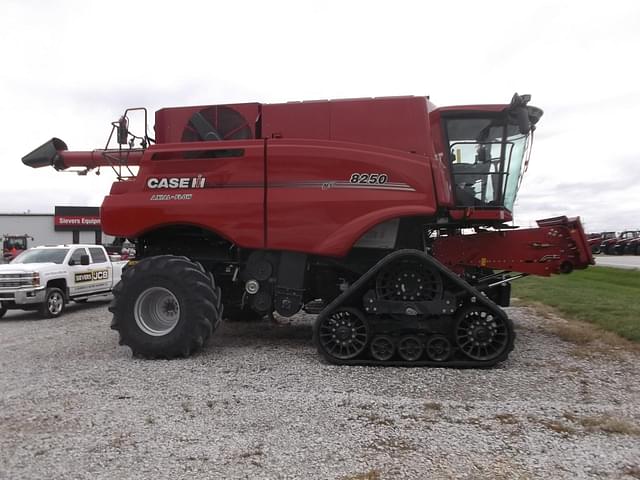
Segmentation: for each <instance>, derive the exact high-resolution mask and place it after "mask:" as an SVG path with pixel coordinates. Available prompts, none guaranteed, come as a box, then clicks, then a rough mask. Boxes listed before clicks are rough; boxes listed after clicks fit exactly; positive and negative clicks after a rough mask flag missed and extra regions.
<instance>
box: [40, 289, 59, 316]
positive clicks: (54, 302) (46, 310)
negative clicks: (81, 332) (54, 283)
mask: <svg viewBox="0 0 640 480" xmlns="http://www.w3.org/2000/svg"><path fill="white" fill-rule="evenodd" d="M64 307H65V301H64V293H63V292H62V290H60V289H59V288H47V292H46V293H45V296H44V303H43V304H42V308H41V313H42V316H43V317H45V318H56V317H59V316H60V315H62V312H63V311H64Z"/></svg>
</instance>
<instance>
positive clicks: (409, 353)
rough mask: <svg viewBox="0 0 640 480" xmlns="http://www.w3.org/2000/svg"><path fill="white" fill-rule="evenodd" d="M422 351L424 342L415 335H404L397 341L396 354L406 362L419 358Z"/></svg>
mask: <svg viewBox="0 0 640 480" xmlns="http://www.w3.org/2000/svg"><path fill="white" fill-rule="evenodd" d="M423 353H424V344H423V342H422V339H421V338H420V337H418V336H417V335H405V336H404V337H402V338H401V339H400V340H399V341H398V355H400V357H401V358H402V359H403V360H406V361H407V362H415V361H416V360H419V359H420V357H421V356H422V354H423Z"/></svg>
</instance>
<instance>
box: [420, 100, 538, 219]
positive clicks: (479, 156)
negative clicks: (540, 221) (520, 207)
mask: <svg viewBox="0 0 640 480" xmlns="http://www.w3.org/2000/svg"><path fill="white" fill-rule="evenodd" d="M529 99H530V96H529V95H523V96H520V95H518V94H515V95H514V97H513V99H512V101H511V104H510V105H509V106H508V108H505V106H504V105H486V106H477V107H445V108H440V109H436V110H435V111H434V112H433V114H432V120H431V121H432V128H433V130H434V132H436V133H439V135H437V134H436V133H434V137H437V138H434V143H435V146H436V150H437V151H438V153H437V155H438V156H439V157H440V158H441V159H442V160H443V161H444V162H445V163H446V165H447V166H448V167H449V171H450V178H451V190H452V203H453V205H454V209H455V208H465V209H469V208H472V209H473V210H484V212H483V214H481V215H480V216H479V218H481V219H482V220H484V221H487V220H491V219H492V218H495V219H496V220H501V221H504V220H511V216H512V215H511V214H512V212H513V205H514V203H515V199H516V194H517V192H518V188H519V187H520V183H521V181H522V176H523V174H524V172H525V170H526V169H527V166H528V163H529V155H530V152H531V144H532V137H533V131H534V129H535V124H536V123H537V122H538V120H539V119H540V117H541V116H542V110H540V109H539V108H536V107H531V106H527V103H528V101H529ZM440 142H442V143H440ZM492 212H493V213H492Z"/></svg>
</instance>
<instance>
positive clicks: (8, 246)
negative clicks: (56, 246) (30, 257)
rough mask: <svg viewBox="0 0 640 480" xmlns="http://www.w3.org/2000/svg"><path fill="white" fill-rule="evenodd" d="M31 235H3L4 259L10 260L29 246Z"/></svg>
mask: <svg viewBox="0 0 640 480" xmlns="http://www.w3.org/2000/svg"><path fill="white" fill-rule="evenodd" d="M29 239H31V240H33V238H31V237H30V236H29V235H8V234H5V235H2V259H3V260H4V261H5V262H10V261H11V260H13V259H14V258H16V257H17V256H18V255H20V254H21V253H22V252H24V251H25V250H26V249H27V248H28V241H29Z"/></svg>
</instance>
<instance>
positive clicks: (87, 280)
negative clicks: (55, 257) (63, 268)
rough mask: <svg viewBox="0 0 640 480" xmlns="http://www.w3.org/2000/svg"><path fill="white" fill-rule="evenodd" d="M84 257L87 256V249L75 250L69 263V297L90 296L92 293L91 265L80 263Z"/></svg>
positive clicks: (79, 248) (78, 248)
mask: <svg viewBox="0 0 640 480" xmlns="http://www.w3.org/2000/svg"><path fill="white" fill-rule="evenodd" d="M82 255H87V249H86V248H84V247H77V248H74V249H73V250H72V252H71V256H70V257H69V260H68V261H67V272H68V274H67V285H68V286H69V295H70V296H72V297H75V296H78V295H83V294H88V293H90V291H91V270H90V265H82V264H81V263H80V260H81V257H82Z"/></svg>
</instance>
